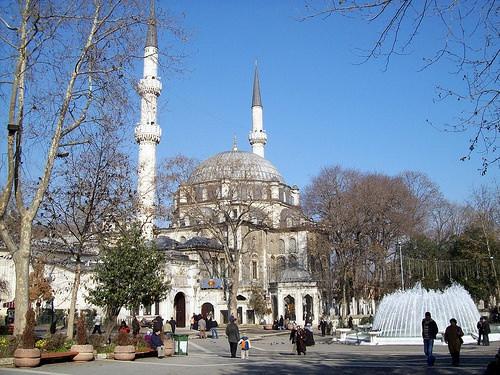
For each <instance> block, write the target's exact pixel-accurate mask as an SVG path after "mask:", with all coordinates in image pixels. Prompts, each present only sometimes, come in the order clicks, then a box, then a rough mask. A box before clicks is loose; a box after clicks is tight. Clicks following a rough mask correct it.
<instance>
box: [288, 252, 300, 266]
mask: <svg viewBox="0 0 500 375" xmlns="http://www.w3.org/2000/svg"><path fill="white" fill-rule="evenodd" d="M288 265H289V267H290V268H293V267H297V266H298V265H299V262H298V261H297V257H296V256H295V255H290V257H289V258H288Z"/></svg>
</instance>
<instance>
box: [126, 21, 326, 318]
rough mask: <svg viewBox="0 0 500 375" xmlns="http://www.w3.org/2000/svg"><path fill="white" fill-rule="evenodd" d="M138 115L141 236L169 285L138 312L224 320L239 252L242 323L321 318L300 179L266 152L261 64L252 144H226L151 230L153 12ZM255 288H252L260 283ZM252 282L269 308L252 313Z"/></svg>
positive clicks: (156, 137) (155, 92)
mask: <svg viewBox="0 0 500 375" xmlns="http://www.w3.org/2000/svg"><path fill="white" fill-rule="evenodd" d="M138 87H139V90H138V92H139V94H140V95H141V120H140V123H139V125H138V126H137V127H136V129H135V139H136V141H137V143H138V145H139V157H138V162H139V166H138V194H139V200H140V204H139V207H140V213H139V217H140V219H141V220H142V222H143V223H144V226H143V227H144V228H145V229H144V235H145V237H146V238H148V239H155V241H156V243H157V246H158V248H159V249H161V250H163V251H165V254H166V256H167V259H168V262H167V275H168V278H169V280H171V285H172V290H171V293H170V295H169V297H168V298H167V299H166V300H164V301H161V302H159V303H157V304H156V305H155V306H145V307H143V308H141V309H140V310H139V311H138V313H139V315H156V314H160V315H162V316H163V317H164V318H169V317H170V316H173V317H174V318H175V319H176V320H177V324H178V325H179V326H180V327H182V326H185V325H186V321H187V320H188V319H189V317H190V316H192V314H194V313H195V314H199V313H201V314H204V315H206V314H210V313H211V314H212V315H213V316H214V318H215V319H217V320H219V321H221V322H225V321H227V318H228V317H227V304H228V302H227V299H228V296H227V294H228V291H227V287H226V286H227V285H226V284H227V281H228V280H227V277H228V273H229V268H230V267H229V266H230V265H229V264H228V259H229V260H230V261H231V259H234V258H233V257H232V255H231V251H237V252H239V254H240V257H239V258H238V264H237V267H238V270H237V271H238V272H237V273H236V274H237V275H239V276H238V285H239V287H238V288H237V301H238V305H237V310H238V320H239V321H240V323H249V324H253V323H258V321H257V319H259V318H260V319H265V320H266V321H268V322H269V321H270V320H271V319H277V318H278V317H279V316H280V315H283V316H284V317H287V318H289V319H291V320H295V321H297V322H299V323H301V324H304V323H305V321H306V319H307V320H312V321H317V320H318V319H319V317H320V313H321V296H320V292H319V289H318V287H317V284H316V282H315V281H314V280H313V279H312V277H311V275H310V273H309V272H308V271H307V269H308V264H307V263H308V246H310V244H311V241H312V238H313V237H314V236H315V234H314V233H312V232H310V231H309V230H308V229H307V228H308V225H307V224H308V221H307V219H306V218H305V217H304V215H303V213H302V211H301V208H300V193H299V189H298V188H297V186H290V185H288V184H287V183H286V182H285V180H284V178H283V176H282V175H281V174H280V172H279V171H278V170H277V169H276V167H275V166H274V165H273V164H272V163H271V162H270V161H269V160H267V159H266V158H265V145H266V143H267V134H266V131H265V129H264V126H263V105H262V99H261V92H260V85H259V75H258V70H257V68H256V69H255V75H254V80H253V95H252V106H251V111H252V128H251V130H250V134H249V137H248V139H249V142H250V145H251V148H252V152H245V151H240V150H238V148H237V147H236V145H234V146H233V149H232V150H231V151H225V152H221V153H219V154H217V155H215V156H213V157H211V158H209V159H207V160H205V161H204V162H202V163H201V164H200V165H199V166H198V167H197V168H196V169H195V170H194V172H193V173H192V174H191V176H190V177H189V178H188V180H187V181H186V182H185V183H184V184H182V185H181V186H180V188H179V190H178V191H177V192H176V194H175V197H174V202H173V203H174V211H173V217H172V221H171V225H170V227H168V228H157V229H156V230H153V229H154V203H155V176H156V147H157V146H158V145H159V143H160V140H161V128H160V125H159V124H158V122H157V111H156V108H157V104H156V103H157V98H158V96H159V95H160V92H161V82H160V81H159V78H158V44H157V34H156V27H155V22H154V19H153V20H152V22H150V24H149V28H148V34H147V38H146V47H145V59H144V77H143V78H142V79H141V81H140V83H139V86H138ZM224 244H225V245H226V246H223V245H224ZM256 287H257V288H258V289H255V288H256ZM252 290H262V291H263V293H264V297H265V299H266V301H267V303H268V305H269V307H270V311H271V312H270V313H267V314H265V315H264V316H260V317H256V314H255V313H254V310H253V309H252V308H251V306H250V305H249V300H250V296H251V293H252Z"/></svg>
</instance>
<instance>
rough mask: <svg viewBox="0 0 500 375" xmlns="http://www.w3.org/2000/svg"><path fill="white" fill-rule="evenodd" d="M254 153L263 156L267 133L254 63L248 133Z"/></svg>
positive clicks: (257, 73)
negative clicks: (250, 119)
mask: <svg viewBox="0 0 500 375" xmlns="http://www.w3.org/2000/svg"><path fill="white" fill-rule="evenodd" d="M248 140H249V141H250V144H251V145H252V151H253V153H254V154H257V155H259V156H262V157H264V146H265V145H266V143H267V134H266V131H265V130H264V123H263V120H262V101H261V100H260V85H259V71H258V70H257V65H255V75H254V78H253V95H252V131H251V132H250V134H249V135H248Z"/></svg>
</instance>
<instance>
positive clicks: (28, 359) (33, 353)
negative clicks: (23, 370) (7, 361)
mask: <svg viewBox="0 0 500 375" xmlns="http://www.w3.org/2000/svg"><path fill="white" fill-rule="evenodd" d="M40 355H41V353H40V349H38V348H34V349H16V351H15V352H14V365H16V367H35V366H38V365H39V364H40Z"/></svg>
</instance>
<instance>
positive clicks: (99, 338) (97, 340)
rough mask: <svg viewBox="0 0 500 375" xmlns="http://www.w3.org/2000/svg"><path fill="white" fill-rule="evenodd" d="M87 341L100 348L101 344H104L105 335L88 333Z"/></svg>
mask: <svg viewBox="0 0 500 375" xmlns="http://www.w3.org/2000/svg"><path fill="white" fill-rule="evenodd" d="M88 343H89V344H90V345H92V346H93V347H94V348H95V349H96V350H97V349H98V348H102V347H103V346H105V345H106V336H104V335H90V336H89V338H88Z"/></svg>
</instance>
